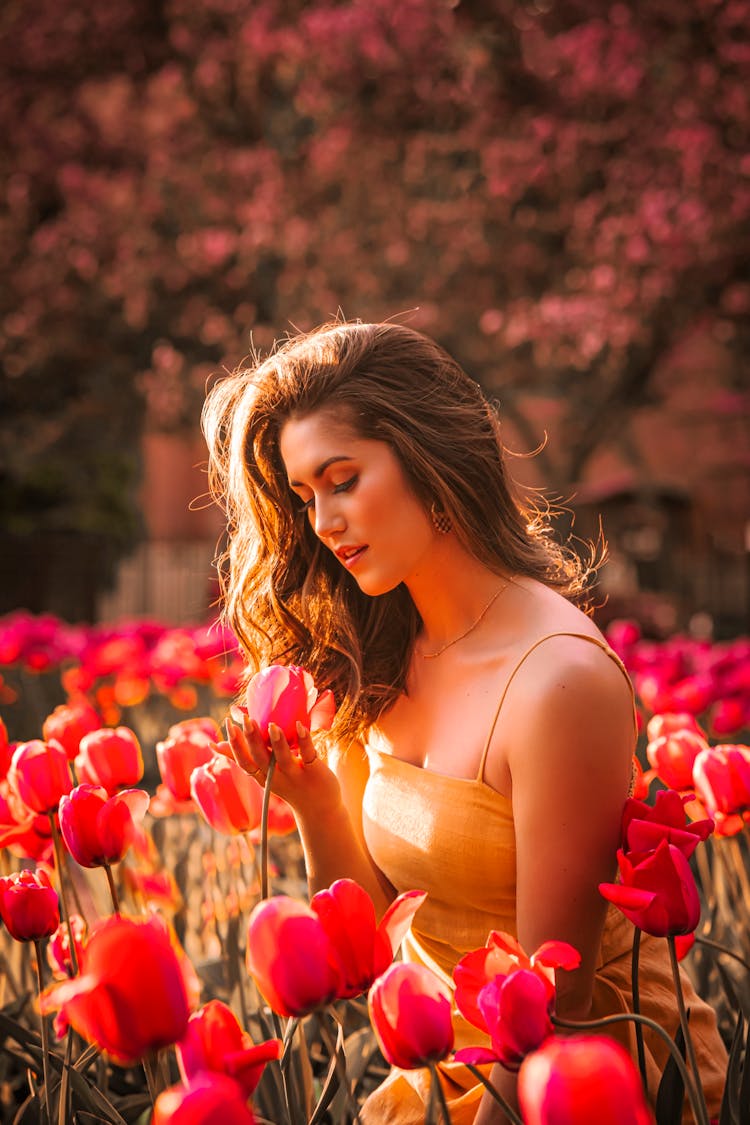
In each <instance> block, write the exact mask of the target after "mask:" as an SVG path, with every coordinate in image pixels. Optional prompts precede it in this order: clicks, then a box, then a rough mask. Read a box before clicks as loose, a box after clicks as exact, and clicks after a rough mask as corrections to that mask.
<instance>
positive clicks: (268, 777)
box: [260, 754, 276, 899]
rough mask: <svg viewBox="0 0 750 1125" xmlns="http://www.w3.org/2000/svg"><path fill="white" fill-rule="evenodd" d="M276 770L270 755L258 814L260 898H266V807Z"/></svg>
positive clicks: (269, 800) (273, 756) (269, 801)
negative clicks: (261, 805)
mask: <svg viewBox="0 0 750 1125" xmlns="http://www.w3.org/2000/svg"><path fill="white" fill-rule="evenodd" d="M275 768H276V756H275V754H271V758H270V761H269V763H268V773H267V774H266V784H265V785H264V786H263V808H262V811H261V814H260V897H261V899H266V898H268V806H269V805H270V803H271V781H272V780H273V771H274V769H275Z"/></svg>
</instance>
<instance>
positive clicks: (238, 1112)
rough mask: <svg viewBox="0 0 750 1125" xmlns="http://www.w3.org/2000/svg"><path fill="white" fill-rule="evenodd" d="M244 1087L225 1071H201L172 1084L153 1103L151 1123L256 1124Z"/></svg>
mask: <svg viewBox="0 0 750 1125" xmlns="http://www.w3.org/2000/svg"><path fill="white" fill-rule="evenodd" d="M254 1121H255V1118H254V1117H253V1114H252V1111H251V1110H250V1108H249V1107H248V1104H247V1097H246V1095H245V1092H244V1091H243V1089H242V1087H241V1086H240V1085H239V1083H238V1082H235V1081H234V1080H233V1079H232V1078H226V1077H225V1076H224V1075H222V1074H199V1075H196V1077H195V1078H193V1079H192V1080H191V1082H190V1085H189V1086H171V1087H170V1088H169V1089H168V1090H165V1091H164V1092H163V1093H162V1094H159V1097H158V1098H157V1099H156V1102H155V1103H154V1114H153V1117H152V1118H151V1125H253V1122H254Z"/></svg>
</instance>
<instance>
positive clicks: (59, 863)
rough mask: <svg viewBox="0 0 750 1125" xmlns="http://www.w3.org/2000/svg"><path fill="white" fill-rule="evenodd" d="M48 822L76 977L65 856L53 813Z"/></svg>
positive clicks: (74, 946)
mask: <svg viewBox="0 0 750 1125" xmlns="http://www.w3.org/2000/svg"><path fill="white" fill-rule="evenodd" d="M49 822H50V826H51V828H52V845H53V847H54V849H55V867H56V868H57V880H58V882H59V884H60V913H61V915H62V920H63V922H64V923H65V925H66V927H67V930H68V941H69V943H70V963H71V965H72V966H73V976H76V977H77V976H78V954H77V953H76V943H75V941H74V940H73V927H72V926H71V924H70V914H69V913H68V904H67V902H66V899H65V880H64V879H63V867H64V864H65V856H64V853H63V846H62V840H61V839H60V829H59V828H58V827H57V821H56V820H55V813H54V811H52V812H50V813H49Z"/></svg>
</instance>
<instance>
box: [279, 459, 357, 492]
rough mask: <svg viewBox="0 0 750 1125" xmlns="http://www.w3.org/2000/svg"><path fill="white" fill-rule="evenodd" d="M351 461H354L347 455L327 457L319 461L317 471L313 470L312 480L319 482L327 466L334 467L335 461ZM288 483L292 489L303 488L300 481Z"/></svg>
mask: <svg viewBox="0 0 750 1125" xmlns="http://www.w3.org/2000/svg"><path fill="white" fill-rule="evenodd" d="M353 460H354V458H353V457H350V456H349V455H348V454H347V453H339V454H336V455H335V456H333V457H328V458H327V459H326V460H325V461H321V463H320V464H319V465H318V467H317V469H315V470H313V479H314V480H320V478H321V477H322V476H323V473H324V472H325V471H326V469H327V468H328V466H329V465H335V464H336V462H337V461H353ZM289 483H290V485H291V486H292V488H302V487H304V486H303V482H302V481H301V480H290V481H289Z"/></svg>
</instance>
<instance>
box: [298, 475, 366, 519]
mask: <svg viewBox="0 0 750 1125" xmlns="http://www.w3.org/2000/svg"><path fill="white" fill-rule="evenodd" d="M358 480H359V477H358V475H357V473H354V475H353V476H351V477H349V478H348V480H344V481H342V482H341V484H335V485H334V486H333V488H332V489H331V491H332V492H335V493H338V492H351V490H352V489H353V488H354V486H355V484H356V483H357V481H358ZM298 499H299V501H300V502H299V507H298V508H297V511H298V513H304V512H311V511H312V510H313V508H314V507H315V497H314V496H311V497H310V499H309V500H302V499H301V497H300V498H298Z"/></svg>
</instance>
